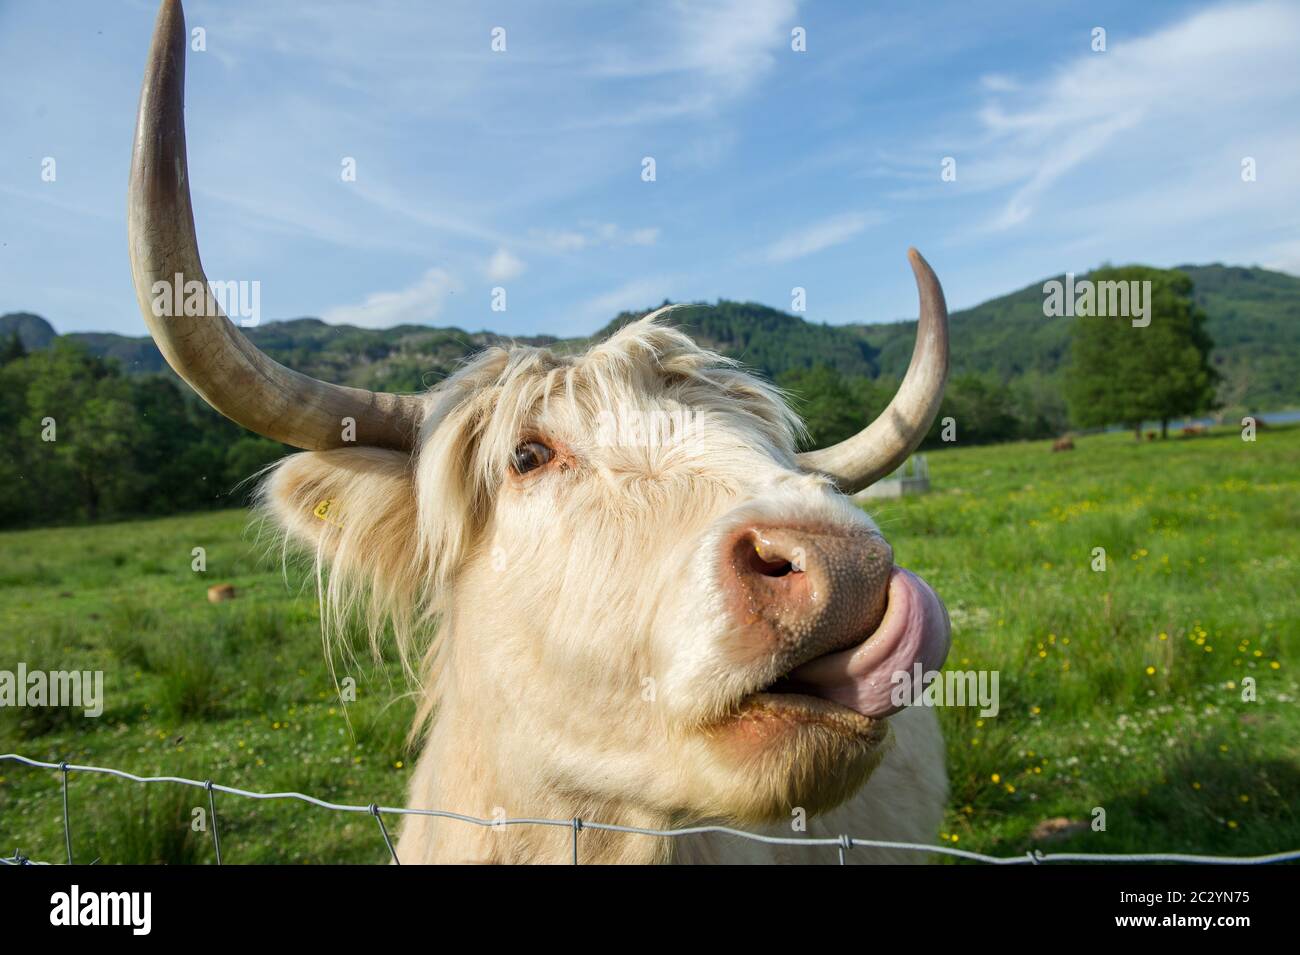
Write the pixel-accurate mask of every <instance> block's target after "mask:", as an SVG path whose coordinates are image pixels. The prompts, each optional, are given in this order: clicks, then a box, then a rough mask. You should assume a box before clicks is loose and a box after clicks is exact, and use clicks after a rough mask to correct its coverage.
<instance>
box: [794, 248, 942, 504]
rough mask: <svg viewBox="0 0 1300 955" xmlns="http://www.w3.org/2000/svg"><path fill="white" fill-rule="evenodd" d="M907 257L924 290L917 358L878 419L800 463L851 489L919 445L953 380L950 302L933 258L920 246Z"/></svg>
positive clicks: (807, 455) (893, 466) (857, 488)
mask: <svg viewBox="0 0 1300 955" xmlns="http://www.w3.org/2000/svg"><path fill="white" fill-rule="evenodd" d="M907 257H908V259H909V260H911V263H912V272H913V273H914V274H915V275H916V289H917V292H919V293H920V296H921V319H920V321H919V322H917V325H916V347H915V348H914V349H913V351H912V363H911V364H910V365H908V366H907V374H906V375H905V376H904V377H903V383H902V385H900V386H899V389H898V393H897V394H896V395H894V399H893V400H892V401H890V402H889V407H887V408H885V410H884V411H882V412H881V413H880V415H879V417H877V418H876V420H875V421H873V422H871V424H869V425H867V427H866V428H865V429H864V430H862V431H859V432H858V433H857V434H855V435H854V436H853V437H851V438H847V439H845V440H844V441H841V442H840V443H839V444H833V445H831V446H830V447H828V448H821V449H819V450H817V451H809V452H807V453H805V454H801V455H799V464H800V466H801V467H803V468H804V469H806V470H809V471H820V472H822V473H823V474H827V475H830V476H831V477H832V478H834V479H835V483H836V484H838V485H839V486H840V489H841V490H843V491H844V492H845V493H846V494H852V493H855V492H857V491H860V490H862V489H863V488H864V487H866V486H867V485H869V484H872V483H874V482H875V481H877V480H879V479H880V478H882V477H884V476H885V475H886V474H889V473H890V472H891V471H893V470H895V469H896V468H897V467H898V466H899V465H900V464H902V463H903V462H904V461H906V460H907V456H908V455H909V454H911V453H912V452H913V451H915V450H916V447H917V445H919V444H920V443H921V441H922V439H923V438H924V437H925V433H926V432H927V431H929V430H930V424H931V422H933V421H934V416H935V415H936V414H938V413H939V403H940V402H941V401H942V400H943V387H944V384H945V383H946V382H947V380H948V306H947V305H946V304H945V303H944V300H943V289H942V288H940V286H939V280H938V278H936V277H935V274H934V270H933V269H931V268H930V264H929V263H928V262H926V261H925V259H923V258H921V253H920V252H917V251H916V249H908V251H907Z"/></svg>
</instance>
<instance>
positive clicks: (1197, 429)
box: [1183, 423, 1210, 438]
mask: <svg viewBox="0 0 1300 955" xmlns="http://www.w3.org/2000/svg"><path fill="white" fill-rule="evenodd" d="M1209 433H1210V429H1209V428H1207V427H1206V426H1205V425H1203V424H1199V423H1198V424H1189V425H1187V427H1185V428H1183V437H1184V438H1194V437H1196V436H1197V435H1201V434H1209Z"/></svg>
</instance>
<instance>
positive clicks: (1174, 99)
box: [969, 0, 1300, 231]
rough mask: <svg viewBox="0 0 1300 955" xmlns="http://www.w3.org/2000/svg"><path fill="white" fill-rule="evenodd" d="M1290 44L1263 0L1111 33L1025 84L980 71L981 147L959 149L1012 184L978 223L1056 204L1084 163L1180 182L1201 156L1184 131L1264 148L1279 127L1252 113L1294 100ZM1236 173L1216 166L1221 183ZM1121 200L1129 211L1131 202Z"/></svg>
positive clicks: (1292, 18) (1286, 22) (1006, 224)
mask: <svg viewBox="0 0 1300 955" xmlns="http://www.w3.org/2000/svg"><path fill="white" fill-rule="evenodd" d="M1298 50H1300V8H1298V7H1296V6H1295V5H1294V4H1292V3H1284V2H1277V0H1267V2H1260V3H1252V4H1229V5H1223V6H1218V7H1213V8H1210V9H1207V10H1203V11H1201V12H1198V13H1195V14H1193V15H1191V16H1189V17H1187V18H1186V19H1183V20H1180V21H1177V22H1175V23H1173V24H1172V25H1169V26H1166V27H1165V28H1163V29H1160V30H1157V31H1155V32H1152V33H1149V34H1147V35H1145V36H1139V37H1135V38H1127V37H1125V36H1124V35H1123V34H1117V33H1114V32H1113V33H1112V34H1111V36H1110V39H1109V42H1108V48H1107V49H1106V50H1105V51H1104V52H1082V53H1080V54H1079V55H1078V56H1076V57H1074V58H1073V59H1071V60H1070V61H1069V62H1067V63H1066V64H1064V65H1063V66H1061V67H1060V68H1058V69H1057V70H1055V71H1054V72H1052V73H1051V74H1050V75H1049V76H1047V77H1046V78H1045V79H1042V80H1039V81H1036V82H1030V81H1024V82H1017V81H1016V80H1013V79H1011V78H1009V77H1005V76H987V75H986V76H984V77H982V78H981V86H982V87H983V88H984V89H985V90H986V91H987V92H989V93H990V94H992V96H993V98H992V99H991V100H990V101H989V102H987V103H986V105H985V106H984V107H983V108H982V109H981V111H980V113H979V123H980V126H981V127H982V131H981V133H980V137H979V138H980V139H981V140H983V142H982V143H979V142H977V143H973V144H971V146H970V149H969V153H970V154H971V155H973V157H974V158H975V162H976V163H977V164H978V168H979V170H980V172H981V174H982V175H983V176H984V177H985V178H986V184H991V183H997V182H1001V183H1005V184H1009V185H1011V187H1012V194H1011V195H1010V197H1009V198H1008V199H1007V200H1006V201H1005V202H1004V203H1003V204H1002V207H1001V208H1000V209H999V210H998V211H997V212H996V213H995V214H994V216H993V217H992V219H991V220H989V221H988V223H987V227H988V228H989V229H990V230H993V231H1000V230H1006V229H1011V228H1014V227H1016V226H1021V225H1024V224H1026V223H1028V222H1030V221H1032V220H1033V219H1034V217H1035V214H1036V213H1037V212H1038V211H1039V210H1040V209H1042V208H1044V207H1045V206H1047V205H1051V206H1054V207H1056V208H1059V207H1060V206H1061V205H1062V204H1063V203H1062V202H1061V201H1060V197H1059V195H1057V194H1056V193H1059V191H1060V190H1059V185H1060V183H1061V182H1062V181H1063V180H1065V179H1066V178H1067V177H1068V176H1070V175H1071V174H1072V173H1079V172H1082V171H1086V170H1087V169H1088V168H1089V167H1090V166H1093V165H1097V166H1103V167H1105V168H1108V169H1109V168H1114V164H1115V163H1116V162H1117V161H1118V162H1121V163H1124V164H1126V165H1127V166H1128V167H1129V170H1128V171H1129V172H1130V175H1126V176H1119V175H1116V176H1113V177H1111V182H1112V183H1114V184H1115V185H1118V186H1120V187H1121V188H1122V187H1123V186H1133V185H1138V186H1139V189H1138V190H1137V191H1138V192H1140V190H1141V187H1142V186H1145V185H1148V184H1150V185H1159V184H1160V183H1161V181H1162V180H1163V181H1166V182H1167V181H1168V179H1169V178H1170V177H1180V178H1183V180H1184V182H1187V181H1188V180H1190V178H1191V177H1192V175H1194V173H1195V170H1196V167H1197V165H1198V162H1197V160H1198V156H1197V153H1198V152H1199V154H1200V156H1202V157H1204V156H1205V155H1206V151H1205V150H1204V149H1199V150H1195V151H1193V150H1188V149H1186V148H1185V146H1186V143H1187V139H1188V133H1189V132H1190V131H1191V130H1192V129H1198V130H1214V131H1215V139H1216V140H1217V141H1218V142H1229V141H1231V140H1232V139H1234V138H1237V137H1238V135H1240V137H1241V144H1240V148H1241V150H1243V151H1244V150H1252V149H1253V150H1261V151H1262V150H1267V149H1268V147H1269V146H1270V145H1271V144H1272V139H1273V134H1274V133H1277V134H1282V133H1285V132H1286V131H1285V130H1272V131H1270V130H1268V129H1260V128H1259V127H1258V125H1257V124H1255V123H1253V122H1252V120H1253V117H1254V116H1255V115H1257V112H1258V111H1259V110H1261V109H1268V108H1269V107H1270V106H1271V105H1273V104H1276V103H1277V102H1278V101H1279V100H1283V99H1292V100H1294V99H1295V98H1296V95H1297V92H1298V91H1300V72H1298V71H1297V70H1296V68H1295V63H1296V56H1297V51H1298ZM1243 154H1244V153H1243ZM1132 173H1137V175H1133V174H1132ZM1143 173H1145V175H1143ZM1236 173H1237V170H1236V169H1235V168H1226V169H1224V170H1223V171H1222V174H1223V176H1224V177H1225V179H1226V178H1227V177H1230V176H1235V175H1236ZM1049 194H1051V195H1050V197H1049ZM1090 198H1091V199H1093V200H1094V201H1095V200H1096V198H1097V196H1096V194H1095V193H1094V194H1093V195H1091V196H1090ZM1132 198H1133V199H1134V208H1135V212H1136V210H1137V209H1140V207H1141V200H1140V198H1139V197H1138V196H1137V195H1135V196H1133V197H1132ZM1188 198H1190V194H1189V196H1188ZM1064 204H1065V205H1070V204H1071V203H1069V201H1068V200H1066V202H1065V203H1064Z"/></svg>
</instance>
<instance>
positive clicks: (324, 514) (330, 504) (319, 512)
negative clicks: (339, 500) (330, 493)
mask: <svg viewBox="0 0 1300 955" xmlns="http://www.w3.org/2000/svg"><path fill="white" fill-rule="evenodd" d="M333 508H334V499H333V498H330V499H328V500H324V501H321V502H320V503H319V504H317V505H316V507H315V509H313V510H312V513H313V514H315V515H316V516H317V517H319V518H320V519H321V520H322V521H325V523H327V524H333V525H334V526H335V527H342V526H343V525H342V524H340V523H339V522H338V521H336V520H334V519H333V518H331V517H330V511H331V510H333Z"/></svg>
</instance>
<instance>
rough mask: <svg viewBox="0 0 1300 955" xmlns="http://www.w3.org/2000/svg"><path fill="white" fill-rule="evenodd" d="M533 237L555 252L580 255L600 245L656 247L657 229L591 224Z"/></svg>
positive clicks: (537, 232) (546, 231) (531, 236)
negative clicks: (583, 251)
mask: <svg viewBox="0 0 1300 955" xmlns="http://www.w3.org/2000/svg"><path fill="white" fill-rule="evenodd" d="M529 238H530V239H531V240H532V241H533V242H535V243H539V244H540V245H541V246H543V247H544V248H546V249H547V250H549V251H551V252H580V251H582V250H583V249H590V248H596V247H598V246H628V245H632V246H636V245H654V244H655V242H656V241H658V239H659V230H658V229H657V228H654V227H642V228H636V229H626V228H624V227H622V226H619V225H615V224H614V223H612V222H588V223H583V224H581V225H579V226H577V227H576V228H572V229H555V230H550V229H543V230H534V231H533V232H532V233H530V235H529Z"/></svg>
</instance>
